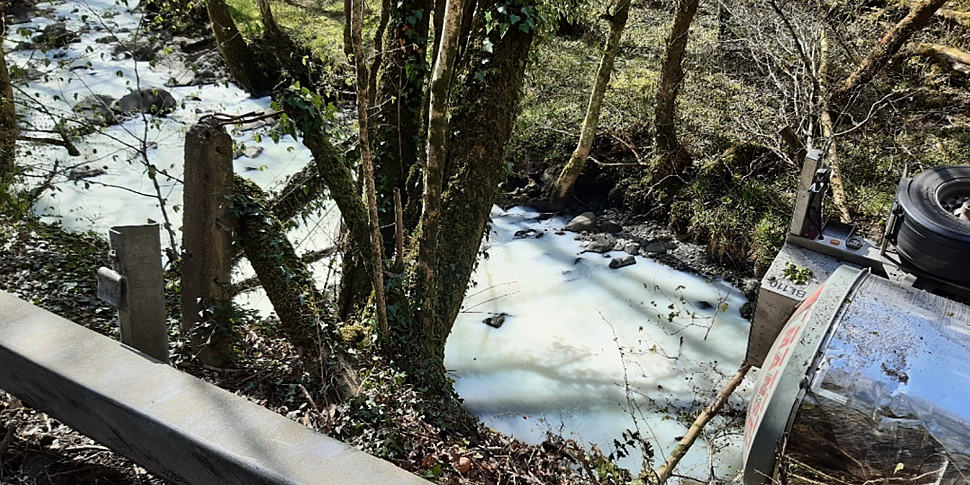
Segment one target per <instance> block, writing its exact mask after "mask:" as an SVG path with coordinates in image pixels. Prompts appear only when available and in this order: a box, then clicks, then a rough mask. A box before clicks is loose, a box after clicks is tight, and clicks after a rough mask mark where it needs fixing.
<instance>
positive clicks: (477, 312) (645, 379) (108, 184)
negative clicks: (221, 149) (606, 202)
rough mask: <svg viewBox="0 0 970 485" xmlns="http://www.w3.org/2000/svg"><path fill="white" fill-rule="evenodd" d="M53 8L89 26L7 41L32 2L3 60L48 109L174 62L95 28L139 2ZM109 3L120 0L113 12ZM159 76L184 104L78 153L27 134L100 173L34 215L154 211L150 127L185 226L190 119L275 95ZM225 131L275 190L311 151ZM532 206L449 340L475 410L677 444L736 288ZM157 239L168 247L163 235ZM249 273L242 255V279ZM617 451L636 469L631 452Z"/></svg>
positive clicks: (331, 213)
mask: <svg viewBox="0 0 970 485" xmlns="http://www.w3.org/2000/svg"><path fill="white" fill-rule="evenodd" d="M45 6H51V7H52V8H54V9H55V11H56V15H57V16H61V17H65V18H66V19H67V24H68V27H69V28H70V29H71V30H74V31H77V30H78V29H80V28H81V27H82V25H84V24H86V25H87V27H88V28H90V29H91V31H90V32H88V33H85V34H83V35H82V37H81V42H79V43H76V44H71V45H69V46H68V47H66V48H63V49H52V50H49V51H47V52H46V53H44V52H40V51H38V50H33V51H29V50H20V51H11V50H12V49H13V48H15V47H16V45H17V42H16V41H18V40H19V41H24V40H27V39H23V38H20V37H19V36H18V35H17V34H16V30H17V29H21V28H23V29H27V30H28V31H30V33H29V36H32V35H36V33H37V32H39V31H40V29H42V28H43V27H44V26H46V25H49V24H51V23H52V21H51V20H49V19H46V18H36V19H33V20H32V21H31V22H30V23H28V24H22V25H18V26H15V27H14V28H13V29H11V30H12V31H13V32H11V34H10V35H8V38H7V40H6V41H5V42H4V49H5V50H6V51H7V52H9V53H8V54H7V62H8V63H9V64H11V65H12V66H16V67H19V68H21V69H27V68H34V69H38V70H40V71H41V72H43V73H45V74H46V76H45V77H44V78H42V79H39V80H36V81H31V82H30V83H29V84H28V85H26V86H21V87H22V88H23V93H20V94H18V95H17V97H18V99H19V100H20V101H21V102H31V103H35V105H40V106H44V107H45V109H47V110H48V111H49V112H50V113H52V114H53V115H54V116H55V118H56V117H68V118H70V117H73V113H72V112H71V107H72V106H73V104H74V103H75V102H76V101H77V100H79V99H81V98H83V97H84V96H87V95H89V94H105V95H110V96H113V97H115V98H120V97H122V96H124V95H125V94H127V93H129V92H131V90H133V89H135V88H136V87H158V88H161V87H163V85H164V83H165V81H166V80H168V78H169V77H171V76H173V75H175V73H174V72H173V71H171V70H167V69H166V68H165V63H164V62H159V63H158V65H156V66H155V67H154V68H153V67H151V66H149V64H148V63H146V62H138V63H136V62H133V61H132V60H130V59H119V58H116V57H115V56H113V55H112V54H111V51H112V49H113V48H114V46H115V45H116V44H114V43H110V44H100V43H97V42H95V40H96V39H97V38H99V37H104V36H106V35H109V32H108V30H105V27H107V28H108V29H109V30H111V31H113V32H115V33H117V35H118V36H119V37H120V38H122V39H128V38H130V37H131V36H132V35H134V34H136V33H137V30H138V18H137V16H135V15H133V14H131V13H130V12H129V10H128V8H126V7H125V6H124V5H122V4H117V3H115V2H111V1H108V0H81V1H71V2H65V3H58V4H53V5H39V7H41V8H43V7H45ZM131 6H132V7H133V6H134V3H132V4H131ZM108 11H110V12H116V13H114V14H108V15H105V14H104V12H108ZM83 16H86V18H83ZM124 31H128V32H124ZM72 68H73V69H72ZM118 73H120V75H118ZM136 78H137V82H136ZM167 89H168V90H169V91H170V92H171V93H172V94H173V96H174V97H175V98H176V100H177V101H178V102H179V107H178V108H177V109H176V110H175V111H174V112H173V113H171V114H169V115H168V116H166V117H154V118H153V117H142V116H137V117H135V118H134V119H129V120H127V121H125V122H124V123H123V124H122V125H120V126H113V127H109V128H106V129H104V130H102V132H101V133H95V134H92V135H89V136H86V137H84V138H83V139H81V140H78V141H77V142H76V143H77V148H78V149H79V150H80V151H81V152H82V156H81V157H68V156H67V153H66V151H65V150H64V149H63V148H60V147H52V146H45V145H35V144H28V143H23V142H21V143H20V144H19V145H18V146H19V148H20V152H19V160H18V162H19V163H20V164H22V165H23V166H25V167H29V168H30V169H31V170H32V172H31V175H41V176H42V175H44V174H45V173H46V172H47V171H49V170H50V169H51V168H53V166H54V165H55V162H56V164H57V166H58V167H60V168H63V167H66V166H74V165H78V166H82V167H83V166H85V165H87V166H90V167H91V168H98V167H104V168H105V170H106V171H107V173H106V174H105V175H101V176H99V177H94V178H91V179H88V180H80V181H78V182H71V181H68V180H66V178H64V177H58V178H56V179H55V180H54V183H55V186H56V190H55V191H54V192H49V193H47V194H45V195H44V197H42V198H41V199H40V201H38V203H37V205H36V207H35V211H36V213H38V214H40V215H43V216H44V219H45V220H47V221H56V222H60V223H61V224H63V225H64V227H65V228H68V229H75V230H92V231H95V232H98V233H101V234H106V232H107V230H108V228H109V227H111V226H115V225H125V224H143V223H144V222H145V220H146V219H148V218H151V219H154V220H156V221H159V222H161V221H162V216H161V213H160V209H159V205H158V201H157V200H156V199H155V198H154V197H149V196H144V195H138V194H137V193H142V194H149V195H154V193H155V188H154V186H153V185H152V183H151V181H150V180H149V179H148V177H147V175H146V172H147V168H146V166H145V164H144V163H143V161H142V160H141V159H140V158H139V157H138V155H137V153H136V150H133V149H131V148H130V146H135V147H137V146H140V144H141V143H142V141H144V142H146V143H148V144H149V146H150V148H149V149H148V150H147V154H148V157H149V162H150V163H151V164H154V165H155V166H156V167H157V168H158V169H159V170H165V171H166V172H167V173H168V175H169V176H170V177H168V176H165V175H159V176H158V181H159V184H160V186H161V193H162V197H164V198H165V199H166V206H167V207H168V209H169V212H168V214H169V217H170V219H171V222H172V225H173V228H174V229H175V230H176V232H177V234H178V230H179V229H180V226H181V216H180V212H176V211H175V210H174V208H173V207H174V206H175V205H181V197H182V185H181V183H180V182H178V179H180V178H181V174H182V156H183V155H182V154H183V143H184V138H185V131H186V130H187V129H188V128H189V127H190V126H191V125H192V124H193V123H195V122H196V121H197V120H198V119H199V118H200V117H201V116H203V115H206V114H212V113H217V112H218V113H227V114H242V113H247V112H251V111H262V110H267V109H269V107H270V106H269V99H268V98H261V99H253V98H251V97H249V96H248V95H247V94H246V93H245V92H243V91H242V90H240V89H238V88H237V87H236V86H234V85H232V84H226V85H209V86H202V87H177V88H167ZM27 95H29V96H30V97H31V98H33V99H34V101H28V100H27V99H26V98H27ZM18 108H19V110H20V114H21V115H25V116H26V117H27V118H26V121H27V122H28V123H31V124H34V125H36V126H39V127H43V128H51V127H52V126H53V125H54V120H53V119H51V117H50V116H48V115H45V114H43V113H40V112H38V111H37V110H28V109H24V108H23V107H18ZM231 131H233V136H234V140H235V141H236V143H245V144H246V145H250V146H251V145H259V146H262V147H263V149H264V151H263V152H262V154H261V155H260V156H259V157H257V158H256V159H254V160H250V159H247V158H240V159H237V160H236V161H235V162H234V167H235V170H236V172H237V173H239V174H240V175H243V176H245V177H249V178H251V179H252V180H254V181H255V182H257V183H258V184H259V185H261V186H262V187H264V188H267V189H272V188H278V187H279V186H280V184H281V183H282V182H283V181H284V180H285V179H286V177H287V176H289V175H291V174H293V173H295V172H296V171H298V170H299V169H301V168H302V167H303V166H304V165H305V164H306V163H308V161H309V159H310V155H309V153H308V152H307V150H306V148H304V147H303V146H302V144H300V143H299V142H298V141H297V140H293V139H292V138H290V137H283V138H282V139H281V140H280V142H279V143H278V144H274V143H273V142H271V141H270V140H269V137H265V138H264V139H263V140H262V141H256V140H255V139H254V138H253V134H252V133H251V132H244V131H238V130H232V129H231ZM126 145H127V146H126ZM29 180H30V181H31V183H36V182H37V181H38V180H39V179H37V178H31V179H29ZM536 217H537V214H536V213H535V212H532V211H529V210H527V209H521V208H517V209H512V210H510V211H508V212H504V211H501V210H499V209H495V210H493V213H492V218H493V223H492V231H491V233H490V236H489V238H488V240H487V241H486V242H485V244H484V247H485V248H487V249H486V252H487V253H488V258H487V259H484V258H483V259H482V260H481V261H480V263H479V267H478V270H477V271H476V273H475V274H474V276H473V279H474V281H475V283H476V284H475V286H474V287H473V288H471V289H470V290H469V292H468V295H467V297H466V299H465V304H464V310H463V312H462V313H461V315H460V316H459V319H458V321H457V322H456V324H455V326H454V331H453V333H452V335H451V337H450V338H449V340H448V345H447V349H446V366H447V368H448V369H450V370H451V371H452V372H453V373H454V375H455V377H456V382H455V387H456V389H457V390H458V392H459V394H460V395H461V396H462V397H463V399H464V401H465V405H466V406H467V408H468V409H469V410H471V411H472V412H474V413H475V414H477V415H478V416H480V417H481V418H482V419H483V420H484V421H485V422H486V423H487V424H488V425H489V426H491V427H493V428H496V429H498V430H500V431H502V432H505V433H509V434H511V435H513V436H516V437H518V438H520V439H523V440H526V441H532V442H538V441H541V440H542V439H543V438H544V435H545V432H547V431H551V432H555V433H561V434H563V435H564V436H566V437H567V438H571V439H576V440H577V441H579V442H581V443H584V444H587V445H591V444H594V443H595V444H597V445H598V446H599V447H600V448H601V449H602V450H603V451H604V452H606V453H609V452H612V451H614V449H613V440H614V439H620V437H621V434H622V433H623V431H624V430H627V429H631V428H634V427H635V423H634V419H633V417H631V416H636V418H637V419H638V421H637V422H636V426H638V427H639V429H640V432H641V434H642V435H643V436H644V437H646V438H648V439H649V440H650V441H651V442H652V444H653V446H654V449H655V450H656V452H657V455H658V457H662V456H666V454H668V453H669V452H670V450H671V449H672V448H673V446H674V445H675V444H676V442H675V440H674V438H675V437H677V436H680V435H683V434H684V433H685V431H686V429H687V426H688V425H689V423H688V422H687V420H684V419H677V415H678V413H680V412H683V411H685V410H691V409H693V408H691V407H690V406H692V405H695V404H697V403H698V402H701V404H700V405H703V404H705V403H706V402H707V400H708V398H709V397H710V395H711V390H717V389H720V387H721V386H722V384H723V383H724V382H725V381H726V379H727V377H729V376H730V375H732V374H733V373H734V371H735V370H736V369H737V367H738V365H739V364H740V362H741V360H742V358H743V355H744V347H745V345H744V343H745V339H746V335H747V322H746V321H744V320H743V319H742V318H741V317H740V316H739V314H738V310H739V309H740V307H741V305H742V304H743V303H744V299H743V297H742V296H741V294H740V293H739V292H738V291H737V290H736V289H734V288H732V287H730V286H729V285H726V284H723V283H721V282H718V281H707V280H705V279H704V278H701V277H697V276H691V275H688V274H684V273H680V272H677V271H674V270H671V269H670V268H667V267H664V266H661V265H658V264H656V263H654V262H652V261H650V260H647V259H644V258H641V257H637V264H635V265H633V266H630V267H626V268H621V269H615V270H614V269H609V268H608V267H607V264H608V263H609V259H607V258H603V257H602V256H601V255H599V254H591V253H586V254H579V253H580V252H581V247H580V245H579V242H578V241H575V240H574V239H573V236H572V235H571V234H567V235H563V236H559V235H556V234H555V233H554V231H555V229H558V228H561V227H563V226H564V225H565V221H564V220H562V219H550V220H545V221H538V220H537V219H536ZM338 220H339V214H338V213H337V211H336V210H335V209H333V207H332V204H328V205H327V206H326V207H325V208H324V209H323V210H321V211H319V212H318V213H316V214H313V215H311V216H310V217H308V218H307V219H306V220H302V221H299V223H298V224H297V225H296V227H295V228H294V229H292V230H291V231H290V237H291V240H292V241H294V244H295V245H296V246H297V248H298V252H303V251H306V250H314V249H323V248H326V247H329V246H331V245H332V244H333V243H334V240H335V237H336V226H337V223H338ZM527 228H534V229H538V230H540V231H544V232H545V234H544V237H542V238H539V239H535V238H534V237H527V238H524V239H516V238H515V237H514V233H515V232H516V231H517V230H521V229H527ZM178 237H180V236H178ZM162 243H163V246H168V239H167V236H166V235H165V234H164V233H163V237H162ZM314 268H315V272H314V274H315V277H316V279H317V283H318V284H319V285H321V286H324V285H332V284H334V283H335V281H336V275H335V272H334V260H324V261H321V262H319V263H317V264H315V265H314ZM251 274H252V270H251V268H249V267H248V265H247V264H245V263H244V264H243V265H241V267H240V269H238V270H237V272H236V274H235V275H234V277H235V278H242V277H246V276H249V275H251ZM237 301H239V302H241V303H243V304H244V305H246V306H248V307H250V308H255V309H258V310H260V311H261V312H262V313H263V314H268V313H269V312H271V311H272V305H271V304H270V303H269V301H268V300H267V298H266V296H265V293H263V292H261V291H254V292H250V293H247V294H245V295H242V296H240V297H239V298H238V300H237ZM700 302H706V303H707V305H704V304H702V303H700ZM502 313H504V314H507V315H508V316H507V317H506V320H505V323H504V325H503V326H502V327H501V328H498V329H495V328H491V327H489V326H487V325H485V324H484V323H482V321H483V319H485V318H487V317H489V316H496V315H499V314H502ZM742 396H743V394H742ZM628 397H629V398H632V400H628ZM739 443H740V435H737V434H733V435H730V434H729V435H727V436H725V437H722V438H718V439H715V440H713V443H706V442H705V443H699V444H698V445H695V447H694V449H693V450H692V451H691V452H690V453H689V454H688V456H687V458H686V459H685V462H684V464H683V465H682V466H681V467H680V468H679V469H678V470H679V471H680V472H681V473H684V474H691V473H694V474H695V475H696V476H699V477H706V476H707V467H708V461H709V458H708V452H707V450H708V448H709V447H713V448H715V449H716V450H717V452H716V453H715V454H714V458H713V462H714V464H715V466H716V468H717V472H718V475H719V476H721V477H728V476H733V475H732V474H733V473H735V472H736V470H737V468H739V467H740V451H739ZM620 464H621V465H623V466H625V467H629V468H631V469H634V470H635V469H638V468H639V465H640V462H639V456H638V455H637V454H634V456H632V457H627V458H625V459H622V460H620Z"/></svg>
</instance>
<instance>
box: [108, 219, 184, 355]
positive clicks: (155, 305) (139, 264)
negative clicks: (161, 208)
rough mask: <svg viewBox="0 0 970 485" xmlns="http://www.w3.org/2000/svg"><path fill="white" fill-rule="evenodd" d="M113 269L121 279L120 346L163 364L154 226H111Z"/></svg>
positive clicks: (159, 256) (162, 303)
mask: <svg viewBox="0 0 970 485" xmlns="http://www.w3.org/2000/svg"><path fill="white" fill-rule="evenodd" d="M108 240H109V243H110V244H111V253H112V255H113V256H114V269H115V271H117V272H118V273H119V274H120V275H121V276H123V277H124V280H123V282H121V284H122V288H123V290H122V291H121V292H120V294H121V298H120V301H119V302H118V304H116V306H117V308H118V320H119V324H120V325H121V342H122V343H124V344H127V345H130V346H131V347H134V348H136V349H138V350H140V351H142V352H144V353H146V354H148V355H150V356H152V357H154V358H156V359H158V360H160V361H162V362H165V363H166V364H167V363H168V362H169V359H168V328H167V326H166V324H165V281H164V279H163V277H162V249H161V242H160V241H159V233H158V224H157V223H155V222H154V221H151V220H149V221H148V224H144V225H139V226H114V227H112V228H111V229H110V230H109V231H108Z"/></svg>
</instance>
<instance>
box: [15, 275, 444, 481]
mask: <svg viewBox="0 0 970 485" xmlns="http://www.w3.org/2000/svg"><path fill="white" fill-rule="evenodd" d="M0 389H4V390H5V391H7V392H9V393H11V394H13V395H15V396H17V397H19V398H20V399H22V400H23V401H25V402H26V403H28V404H30V405H31V406H33V407H35V408H37V409H39V410H41V411H44V412H46V413H47V414H50V415H51V416H53V417H55V418H57V419H58V420H60V421H62V422H64V423H65V424H67V425H69V426H71V427H72V428H74V429H76V430H78V431H80V432H81V433H84V434H85V435H87V436H89V437H91V438H92V439H94V440H96V441H98V442H100V443H102V444H104V445H105V446H108V447H109V448H111V449H112V450H114V451H116V452H118V453H120V454H122V455H124V456H126V457H128V458H130V459H131V460H133V461H135V462H136V463H138V464H139V465H141V466H143V467H145V468H146V469H148V470H149V471H151V472H152V473H154V474H155V475H157V476H159V477H162V478H164V479H166V480H169V481H171V482H173V483H186V484H205V485H213V484H334V485H337V484H340V485H349V484H374V483H381V484H415V485H416V484H427V483H428V482H426V481H424V480H422V479H420V478H418V477H416V476H414V475H411V474H410V473H408V472H406V471H404V470H401V469H400V468H397V467H395V466H394V465H392V464H390V463H387V462H385V461H383V460H380V459H378V458H374V457H372V456H370V455H367V454H366V453H363V452H361V451H358V450H356V449H354V448H351V447H350V446H347V445H345V444H343V443H341V442H339V441H336V440H334V439H332V438H329V437H327V436H325V435H323V434H320V433H317V432H314V431H313V430H310V429H309V428H306V427H305V426H302V425H300V424H298V423H296V422H293V421H291V420H289V419H287V418H285V417H283V416H280V415H278V414H276V413H273V412H271V411H269V410H267V409H265V408H263V407H261V406H258V405H256V404H254V403H251V402H249V401H247V400H246V399H244V398H242V397H239V396H236V395H234V394H232V393H229V392H227V391H225V390H223V389H220V388H218V387H216V386H214V385H212V384H209V383H207V382H205V381H202V380H200V379H197V378H195V377H192V376H190V375H188V374H185V373H182V372H179V371H178V370H176V369H174V368H172V367H170V366H168V365H165V364H163V363H161V362H160V361H158V360H156V359H153V358H152V357H149V356H148V355H145V354H143V353H141V352H139V351H137V350H135V349H133V348H131V347H128V346H126V345H124V344H122V343H120V342H116V341H114V340H111V339H109V338H107V337H104V336H102V335H99V334H97V333H95V332H92V331H90V330H88V329H86V328H84V327H81V326H80V325H77V324H75V323H73V322H70V321H68V320H65V319H63V318H61V317H58V316H56V315H54V314H52V313H49V312H47V311H44V310H42V309H40V308H37V307H35V306H33V305H31V304H29V303H27V302H24V301H22V300H20V299H18V298H16V297H15V296H13V295H10V294H8V293H5V292H2V291H0Z"/></svg>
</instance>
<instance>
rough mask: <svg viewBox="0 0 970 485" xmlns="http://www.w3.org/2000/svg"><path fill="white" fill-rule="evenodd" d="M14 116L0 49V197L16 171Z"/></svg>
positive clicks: (4, 58) (4, 60)
mask: <svg viewBox="0 0 970 485" xmlns="http://www.w3.org/2000/svg"><path fill="white" fill-rule="evenodd" d="M0 38H2V37H0ZM16 114H17V113H16V109H15V108H14V100H13V86H12V85H11V84H10V72H9V71H8V70H7V59H6V57H4V53H3V49H2V48H0V196H2V195H3V194H5V193H6V192H7V187H8V186H9V184H10V182H11V180H12V179H13V176H14V175H15V174H16V170H17V165H16V161H17V116H16Z"/></svg>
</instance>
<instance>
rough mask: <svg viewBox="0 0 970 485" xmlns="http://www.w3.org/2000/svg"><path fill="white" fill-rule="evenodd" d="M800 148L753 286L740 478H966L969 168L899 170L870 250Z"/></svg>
mask: <svg viewBox="0 0 970 485" xmlns="http://www.w3.org/2000/svg"><path fill="white" fill-rule="evenodd" d="M820 158H821V153H820V152H818V151H813V152H811V153H809V154H808V156H807V157H806V161H805V166H804V168H803V170H802V174H801V180H800V182H799V188H798V197H797V199H796V206H795V214H794V217H793V218H792V225H791V231H790V234H789V235H788V238H787V242H786V244H785V245H784V247H783V248H782V250H781V252H780V253H779V255H778V257H777V258H776V259H775V260H774V262H773V263H772V265H771V267H770V269H769V270H768V272H767V274H766V275H765V277H764V279H763V280H762V282H761V288H760V292H759V298H758V306H757V310H756V312H755V318H754V320H753V323H752V327H751V334H750V338H749V340H748V349H747V357H746V361H747V363H749V364H751V365H753V366H755V367H760V369H761V370H760V372H759V374H758V378H757V381H756V382H755V388H754V390H753V393H752V398H751V402H750V404H749V407H748V416H747V421H746V424H745V430H744V448H743V454H744V483H745V485H762V484H775V483H781V484H813V485H814V484H852V485H862V484H940V485H947V484H968V483H970V306H968V305H967V303H968V302H970V166H964V165H961V166H947V167H937V168H932V169H927V170H925V171H923V172H921V173H919V174H917V175H916V176H914V177H912V178H910V177H908V176H906V175H904V176H903V179H902V181H901V182H900V184H899V188H898V190H897V193H896V199H895V201H894V203H893V208H892V212H891V214H890V216H889V219H888V223H887V227H886V230H885V233H884V235H883V240H882V241H881V243H880V244H879V245H876V244H874V243H872V242H871V241H869V240H867V239H865V238H863V237H862V236H860V235H858V234H856V232H855V228H854V227H853V226H850V225H847V224H843V223H840V222H836V221H828V222H825V223H824V224H823V220H822V199H823V197H824V194H825V192H826V189H827V186H828V178H829V171H828V169H825V168H821V160H820Z"/></svg>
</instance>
